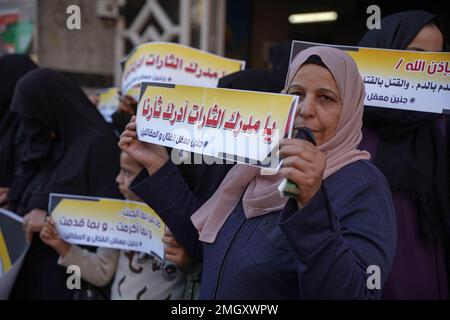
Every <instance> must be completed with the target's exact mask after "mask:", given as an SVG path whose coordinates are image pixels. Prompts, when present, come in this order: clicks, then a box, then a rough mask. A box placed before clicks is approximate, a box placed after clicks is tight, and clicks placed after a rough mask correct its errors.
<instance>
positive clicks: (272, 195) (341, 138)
mask: <svg viewBox="0 0 450 320" xmlns="http://www.w3.org/2000/svg"><path fill="white" fill-rule="evenodd" d="M311 55H318V56H319V57H320V58H321V59H322V61H323V63H324V64H325V65H326V66H327V67H328V69H329V70H330V72H331V74H332V75H333V76H334V79H335V81H336V84H337V87H338V89H339V94H340V97H341V102H342V106H343V108H342V113H341V117H340V119H339V123H338V126H337V129H336V133H335V135H334V137H333V138H332V139H331V140H329V141H327V142H326V143H324V144H322V145H320V146H318V148H319V149H320V150H321V151H322V152H324V153H325V154H326V166H325V172H324V176H323V179H326V178H327V177H329V176H330V175H332V174H333V173H335V172H336V171H338V170H339V169H341V168H343V167H345V166H346V165H348V164H349V163H352V162H355V161H358V160H363V159H370V154H369V153H368V152H366V151H361V150H358V149H357V147H358V145H359V142H360V141H361V139H362V133H361V127H362V116H363V108H364V83H363V80H362V79H361V76H360V74H359V72H358V68H357V66H356V64H355V62H354V61H353V59H352V58H351V57H350V56H349V55H348V54H347V53H345V52H344V51H341V50H338V49H334V48H330V47H312V48H309V49H306V50H304V51H301V52H300V53H299V54H298V55H297V56H296V57H295V59H294V60H293V61H292V63H291V64H290V66H289V73H288V79H287V80H288V81H287V86H286V87H285V88H284V90H283V92H287V90H288V88H289V86H290V85H291V83H292V81H293V79H294V76H295V75H296V73H297V72H298V70H299V69H300V67H301V66H302V65H303V63H304V62H305V61H306V60H307V59H308V58H309V57H310V56H311ZM281 180H282V177H281V176H280V175H279V174H276V175H261V174H260V169H259V168H256V167H250V166H246V165H235V166H234V167H233V168H232V169H231V170H230V172H228V174H227V175H226V177H225V178H224V180H223V181H222V183H221V184H220V186H219V188H218V189H217V190H216V192H215V193H214V194H213V195H212V197H211V198H210V199H209V200H208V201H207V202H206V203H205V204H204V205H203V206H202V207H201V208H199V209H198V210H197V211H196V212H195V213H194V214H193V215H192V217H191V220H192V222H193V224H194V226H195V227H196V228H197V230H198V231H199V235H200V240H201V241H204V242H208V243H213V242H214V241H215V239H216V236H217V233H218V232H219V231H220V229H221V228H222V226H223V224H224V223H225V221H226V220H227V218H228V216H229V215H230V214H231V212H233V210H234V208H235V207H236V205H237V204H238V202H239V200H240V199H241V197H242V205H243V208H244V212H245V216H246V217H247V219H250V218H253V217H257V216H260V215H264V214H267V213H269V212H273V211H277V210H281V209H282V208H283V207H284V206H285V204H286V202H287V198H281V197H280V193H279V192H278V190H277V187H278V185H279V184H280V182H281Z"/></svg>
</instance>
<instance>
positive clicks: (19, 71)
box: [0, 54, 37, 207]
mask: <svg viewBox="0 0 450 320" xmlns="http://www.w3.org/2000/svg"><path fill="white" fill-rule="evenodd" d="M36 68H37V66H36V64H35V63H34V62H33V61H31V59H30V58H29V57H28V56H26V55H21V54H9V55H5V56H2V57H0V72H1V75H2V76H1V77H0V207H1V206H5V205H6V204H7V202H8V201H7V192H8V190H9V187H10V185H11V182H12V180H13V175H14V172H15V171H16V164H17V163H18V161H19V154H20V146H21V142H22V140H21V137H22V135H21V134H19V120H18V119H17V116H16V114H15V113H13V112H11V111H10V105H11V100H12V97H13V94H14V89H15V87H16V83H17V81H18V80H19V79H20V78H21V77H22V76H23V75H25V74H26V73H28V72H29V71H31V70H34V69H36Z"/></svg>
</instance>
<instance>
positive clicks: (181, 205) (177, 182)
mask: <svg viewBox="0 0 450 320" xmlns="http://www.w3.org/2000/svg"><path fill="white" fill-rule="evenodd" d="M130 189H131V191H133V192H134V193H135V194H136V195H137V196H139V197H140V198H141V199H142V200H143V201H144V202H145V203H146V204H148V205H149V206H150V207H151V208H153V210H155V212H156V213H158V215H159V216H160V217H161V219H162V220H163V221H164V223H165V224H166V225H167V226H168V227H169V229H170V231H172V233H173V235H174V236H175V238H176V239H177V241H178V242H179V243H180V244H181V245H182V246H183V247H184V248H185V249H186V250H187V251H188V253H189V254H190V255H191V257H193V258H194V259H198V260H200V259H201V257H202V243H201V242H200V240H199V239H198V231H197V229H195V227H194V225H193V224H192V222H191V215H192V214H193V213H194V212H195V211H196V210H197V209H198V208H199V207H200V206H201V203H200V201H198V199H197V198H196V197H195V195H194V194H193V193H192V192H191V191H190V190H189V187H188V186H187V184H186V183H185V181H184V179H183V177H182V176H181V174H180V171H179V170H178V168H177V167H176V166H175V165H174V164H173V163H172V162H171V161H167V162H166V163H165V164H164V165H163V166H162V167H161V168H160V169H159V170H158V171H157V172H156V173H155V174H153V175H151V176H150V175H149V174H148V172H147V170H146V169H144V170H142V171H141V173H140V174H139V175H138V176H137V177H136V178H135V179H134V180H133V182H132V184H131V186H130Z"/></svg>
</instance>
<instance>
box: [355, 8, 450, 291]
mask: <svg viewBox="0 0 450 320" xmlns="http://www.w3.org/2000/svg"><path fill="white" fill-rule="evenodd" d="M359 46H361V47H375V48H387V49H399V50H416V51H445V50H446V41H445V33H444V29H443V27H442V24H441V23H440V21H439V18H438V17H437V16H435V15H432V14H431V13H428V12H425V11H418V10H415V11H407V12H401V13H397V14H393V15H391V16H388V17H386V18H384V19H383V20H382V21H381V29H379V30H371V31H369V32H367V33H366V35H365V36H364V37H363V39H362V40H361V42H360V43H359ZM448 124H449V122H448V120H447V119H446V118H445V116H443V115H440V114H435V113H426V112H415V111H404V110H394V109H385V108H376V107H367V106H366V108H365V111H364V127H365V128H364V131H363V133H364V139H363V141H362V147H363V148H366V149H368V150H369V151H370V153H371V154H372V156H373V159H374V162H375V164H376V165H377V166H378V167H379V168H380V169H381V171H382V172H383V173H384V175H385V176H386V178H387V179H388V181H389V184H390V186H391V189H392V191H393V197H394V203H395V207H396V212H397V229H398V232H397V234H398V243H397V253H396V258H395V261H394V265H393V267H392V270H391V273H390V276H389V278H388V280H387V282H386V284H385V287H384V294H383V295H384V298H386V299H447V298H448V284H447V272H446V270H445V268H446V266H445V254H444V245H446V244H447V243H448V237H449V236H450V205H449V186H448V182H449V179H448V174H449V165H448V161H449V154H448V152H449V147H448V143H447V145H446V142H445V135H446V130H448ZM446 126H447V129H446V128H445V127H446ZM447 138H450V137H449V136H447Z"/></svg>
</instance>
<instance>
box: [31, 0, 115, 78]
mask: <svg viewBox="0 0 450 320" xmlns="http://www.w3.org/2000/svg"><path fill="white" fill-rule="evenodd" d="M96 2H97V1H96V0H58V1H55V0H39V2H38V24H39V25H38V59H39V64H40V65H41V66H44V67H51V68H55V69H58V70H61V71H67V72H75V73H87V74H96V75H106V76H112V75H113V72H114V64H115V61H114V41H115V24H116V21H115V20H114V19H104V18H99V17H97V14H96ZM73 4H75V5H78V6H79V7H80V9H81V30H69V29H68V28H67V27H66V20H67V18H68V17H69V14H67V13H66V9H67V7H68V6H69V5H73Z"/></svg>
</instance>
